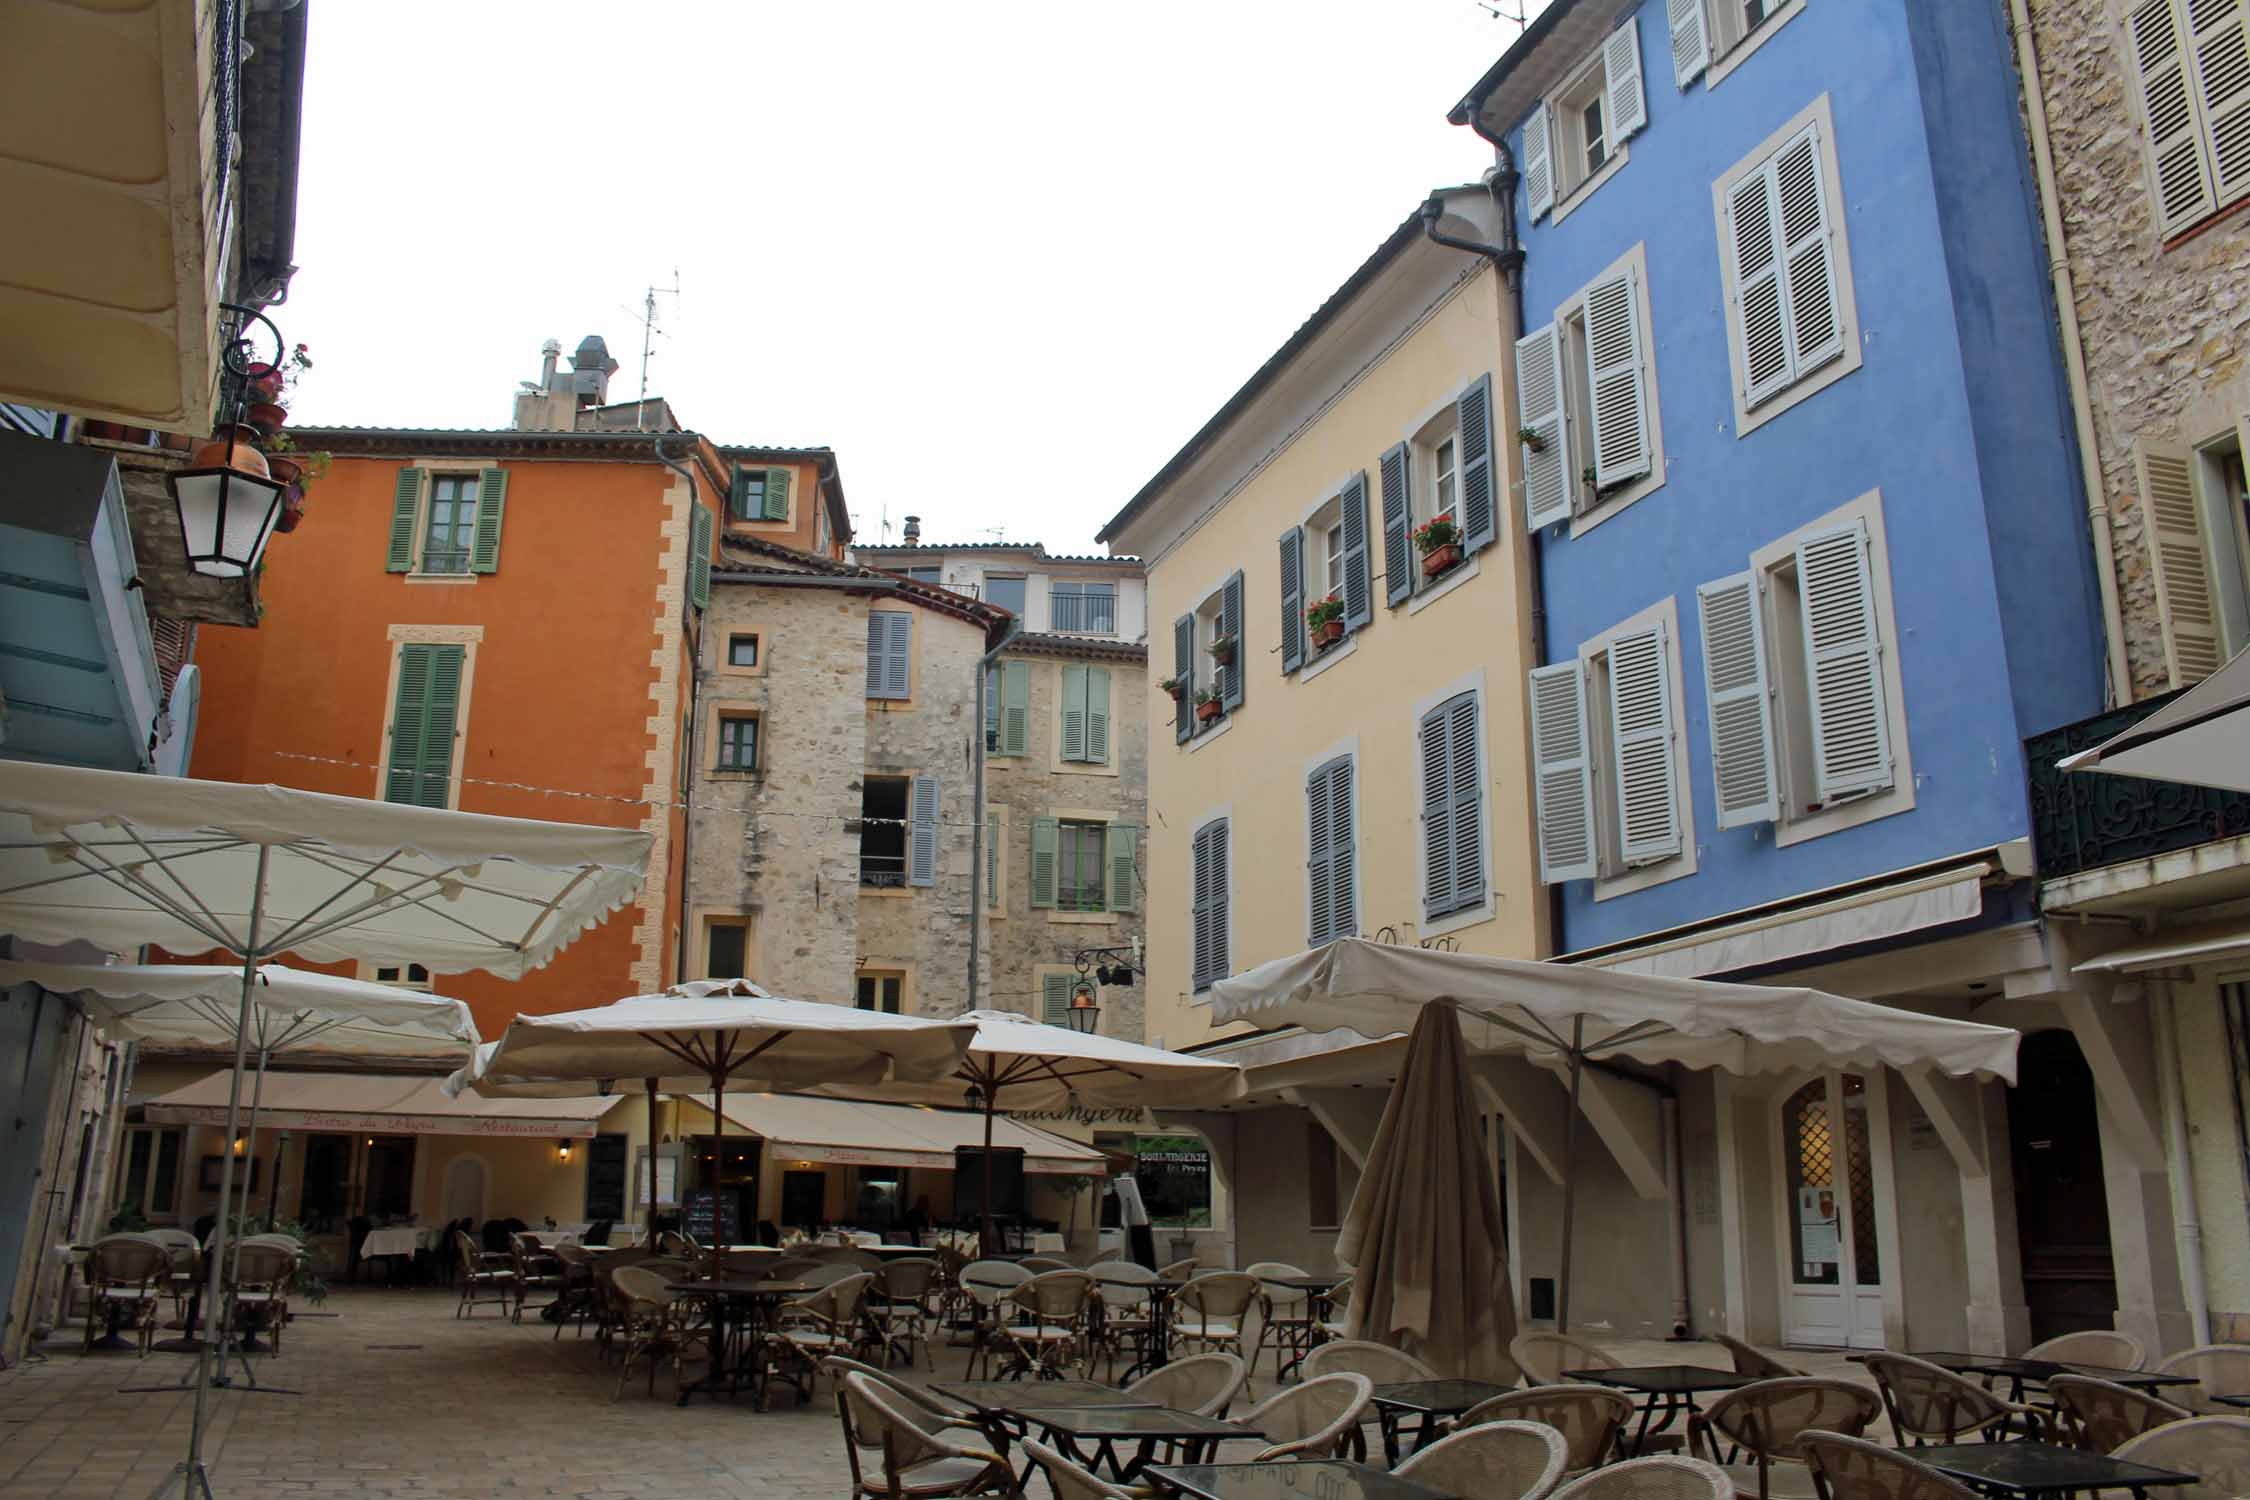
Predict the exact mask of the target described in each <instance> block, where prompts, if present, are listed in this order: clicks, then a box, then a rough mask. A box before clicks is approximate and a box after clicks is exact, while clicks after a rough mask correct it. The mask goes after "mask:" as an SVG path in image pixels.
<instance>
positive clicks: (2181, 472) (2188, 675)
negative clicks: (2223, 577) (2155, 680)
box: [2134, 438, 2226, 688]
mask: <svg viewBox="0 0 2250 1500" xmlns="http://www.w3.org/2000/svg"><path fill="white" fill-rule="evenodd" d="M2134 463H2135V467H2136V468H2137V469H2138V470H2139V477H2140V483H2141V531H2142V533H2143V534H2144V535H2145V536H2146V537H2147V538H2148V560H2149V569H2150V571H2151V572H2152V573H2153V574H2154V575H2155V579H2156V612H2157V615H2158V617H2159V618H2160V619H2162V620H2163V622H2164V665H2165V669H2166V670H2167V671H2168V672H2169V673H2170V674H2171V679H2172V686H2173V687H2176V688H2177V687H2186V686H2187V685H2188V684H2189V683H2191V682H2200V681H2201V680H2202V679H2204V678H2205V677H2208V676H2210V675H2211V674H2212V673H2213V672H2215V671H2217V670H2218V669H2219V663H2220V662H2222V661H2224V660H2225V659H2226V652H2225V650H2224V649H2223V647H2222V646H2221V644H2220V639H2219V617H2218V610H2217V607H2216V601H2215V599H2214V596H2213V593H2212V588H2211V567H2210V557H2211V538H2210V532H2209V529H2208V527H2209V523H2208V522H2207V521H2206V520H2205V518H2204V514H2203V507H2202V506H2201V505H2200V504H2198V503H2197V502H2196V498H2195V467H2194V465H2195V456H2194V455H2193V454H2192V453H2190V452H2189V451H2188V450H2187V449H2186V448H2183V447H2179V446H2176V445H2174V444H2169V443H2152V442H2150V441H2148V440H2147V439H2145V438H2144V439H2142V440H2141V442H2140V451H2139V452H2138V453H2137V454H2136V455H2135V459H2134Z"/></svg>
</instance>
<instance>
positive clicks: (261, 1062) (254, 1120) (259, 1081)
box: [227, 1021, 273, 1271]
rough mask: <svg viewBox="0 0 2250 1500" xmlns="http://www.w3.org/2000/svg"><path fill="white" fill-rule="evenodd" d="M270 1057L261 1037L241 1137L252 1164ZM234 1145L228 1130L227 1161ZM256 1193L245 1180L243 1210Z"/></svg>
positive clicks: (237, 1246) (238, 1257) (237, 1248)
mask: <svg viewBox="0 0 2250 1500" xmlns="http://www.w3.org/2000/svg"><path fill="white" fill-rule="evenodd" d="M258 1030H259V1031H260V1032H263V1031H264V1030H265V1023H264V1022H263V1021H261V1022H259V1023H258ZM272 1055H273V1053H272V1052H271V1051H270V1050H269V1049H268V1048H267V1046H266V1044H265V1039H264V1037H263V1036H261V1037H260V1038H259V1041H258V1072H257V1078H256V1081H255V1082H254V1083H252V1084H251V1085H250V1119H249V1121H248V1122H247V1123H245V1124H244V1125H243V1127H242V1137H241V1139H242V1141H243V1150H244V1151H245V1152H246V1153H247V1154H248V1156H249V1158H250V1160H251V1161H253V1162H255V1161H256V1160H257V1159H258V1107H259V1106H260V1105H262V1104H264V1103H265V1100H266V1059H267V1058H269V1057H271V1056H272ZM234 1143H235V1134H234V1131H233V1130H232V1129H229V1130H228V1131H227V1159H228V1160H229V1161H231V1160H233V1159H234ZM256 1191H257V1190H256V1189H255V1188H253V1187H252V1186H251V1185H250V1183H249V1182H248V1181H247V1180H245V1181H244V1182H243V1184H242V1206H243V1207H244V1208H245V1209H247V1208H249V1206H250V1195H251V1194H252V1193H254V1192H256ZM267 1196H268V1200H269V1201H270V1200H271V1197H272V1195H271V1193H270V1192H269V1193H268V1195H267ZM234 1265H235V1269H236V1270H238V1271H239V1270H240V1269H242V1236H240V1235H236V1236H235V1239H234Z"/></svg>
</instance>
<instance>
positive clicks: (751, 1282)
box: [665, 1276, 814, 1411]
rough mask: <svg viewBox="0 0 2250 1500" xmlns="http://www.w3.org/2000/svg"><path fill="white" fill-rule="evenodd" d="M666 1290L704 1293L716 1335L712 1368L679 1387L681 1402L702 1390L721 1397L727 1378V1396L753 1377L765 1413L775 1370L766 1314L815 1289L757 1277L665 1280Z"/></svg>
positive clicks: (688, 1294) (700, 1294) (795, 1283)
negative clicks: (768, 1348)
mask: <svg viewBox="0 0 2250 1500" xmlns="http://www.w3.org/2000/svg"><path fill="white" fill-rule="evenodd" d="M665 1288H666V1290H668V1291H671V1292H674V1293H677V1294H678V1295H680V1296H683V1297H704V1298H708V1299H710V1302H711V1331H712V1334H713V1336H714V1342H713V1347H712V1350H711V1367H710V1368H709V1369H708V1370H706V1371H704V1372H703V1378H702V1379H701V1380H698V1381H696V1382H695V1383H694V1384H692V1385H683V1386H681V1387H680V1394H679V1404H680V1405H682V1406H685V1405H687V1404H688V1398H689V1397H690V1396H692V1395H694V1394H695V1393H696V1392H697V1391H702V1392H704V1393H705V1394H706V1395H714V1396H715V1395H717V1394H718V1392H719V1386H720V1385H721V1383H722V1382H723V1383H724V1384H725V1385H726V1387H727V1394H728V1395H730V1396H732V1395H734V1394H735V1393H736V1392H738V1391H740V1390H741V1389H742V1381H743V1377H745V1376H748V1377H750V1379H751V1380H752V1382H753V1383H754V1384H755V1386H756V1388H757V1406H758V1410H760V1411H764V1410H765V1409H766V1386H767V1384H768V1383H769V1381H770V1380H771V1378H772V1374H773V1371H772V1367H771V1365H770V1364H769V1363H768V1362H767V1359H766V1343H767V1330H766V1327H765V1324H766V1319H767V1315H768V1313H769V1311H770V1310H771V1308H772V1307H773V1305H774V1304H775V1303H777V1302H779V1301H780V1300H781V1299H782V1298H784V1297H802V1296H806V1295H808V1294H809V1293H811V1292H812V1291H813V1290H814V1289H813V1288H812V1287H811V1286H808V1285H807V1284H805V1283H804V1282H801V1281H773V1280H770V1279H761V1278H758V1277H755V1276H722V1277H720V1278H718V1279H717V1280H716V1281H672V1282H667V1283H665Z"/></svg>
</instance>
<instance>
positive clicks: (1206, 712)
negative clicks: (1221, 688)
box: [1195, 698, 1225, 724]
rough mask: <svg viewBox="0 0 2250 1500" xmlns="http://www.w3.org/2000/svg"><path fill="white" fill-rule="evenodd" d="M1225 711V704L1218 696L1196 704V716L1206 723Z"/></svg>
mask: <svg viewBox="0 0 2250 1500" xmlns="http://www.w3.org/2000/svg"><path fill="white" fill-rule="evenodd" d="M1224 711H1225V708H1224V706H1223V705H1222V704H1221V703H1220V702H1219V700H1218V699H1216V698H1213V699H1212V700H1211V701H1210V702H1208V703H1198V704H1197V705H1195V716H1196V718H1197V719H1198V720H1200V721H1201V722H1203V723H1205V724H1208V723H1210V722H1211V721H1212V720H1213V719H1216V718H1217V717H1218V716H1219V715H1220V714H1221V713H1223V712H1224Z"/></svg>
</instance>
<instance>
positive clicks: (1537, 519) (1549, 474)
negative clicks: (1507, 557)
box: [1516, 323, 1576, 531]
mask: <svg viewBox="0 0 2250 1500" xmlns="http://www.w3.org/2000/svg"><path fill="white" fill-rule="evenodd" d="M1527 428H1528V429H1529V430H1530V431H1532V432H1536V433H1538V434H1539V436H1540V438H1541V439H1542V440H1543V441H1542V444H1541V446H1540V448H1539V450H1538V451H1537V452H1534V451H1532V448H1531V445H1530V444H1529V443H1525V444H1524V445H1523V522H1524V528H1525V529H1526V530H1528V531H1537V530H1539V529H1540V528H1541V527H1542V526H1548V525H1552V524H1553V523H1554V522H1556V521H1567V520H1569V519H1570V509H1571V507H1570V498H1571V495H1572V493H1573V491H1574V490H1575V488H1576V484H1575V482H1574V480H1573V479H1572V477H1571V472H1570V418H1569V415H1568V413H1567V412H1566V411H1565V409H1564V403H1563V368H1562V334H1561V331H1560V330H1559V329H1557V328H1556V327H1555V325H1554V324H1552V323H1549V324H1546V325H1544V326H1543V327H1540V328H1537V329H1534V330H1533V331H1532V332H1531V333H1529V334H1527V335H1525V336H1524V337H1522V338H1520V339H1517V340H1516V430H1517V431H1518V432H1519V433H1520V432H1522V431H1524V430H1525V429H1527Z"/></svg>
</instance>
